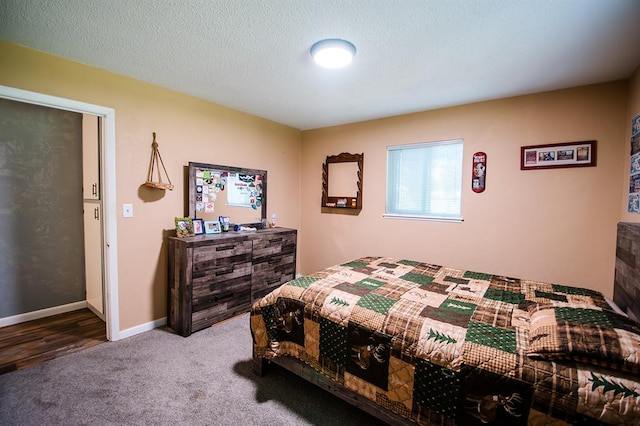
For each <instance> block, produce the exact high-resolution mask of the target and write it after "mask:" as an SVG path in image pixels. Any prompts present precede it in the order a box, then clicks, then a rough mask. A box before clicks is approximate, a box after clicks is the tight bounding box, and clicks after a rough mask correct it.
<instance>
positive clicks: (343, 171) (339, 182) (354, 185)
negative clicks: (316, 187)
mask: <svg viewBox="0 0 640 426" xmlns="http://www.w3.org/2000/svg"><path fill="white" fill-rule="evenodd" d="M363 168H364V153H362V154H349V153H346V152H343V153H342V154H339V155H328V156H327V159H326V161H325V162H324V164H323V165H322V204H321V206H322V207H332V208H337V209H356V210H361V209H362V170H363ZM333 178H335V179H333Z"/></svg>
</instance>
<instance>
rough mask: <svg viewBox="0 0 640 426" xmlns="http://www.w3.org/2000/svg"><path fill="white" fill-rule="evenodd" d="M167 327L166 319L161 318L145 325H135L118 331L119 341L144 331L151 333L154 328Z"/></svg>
mask: <svg viewBox="0 0 640 426" xmlns="http://www.w3.org/2000/svg"><path fill="white" fill-rule="evenodd" d="M165 325H167V317H162V318H160V319H157V320H155V321H150V322H147V323H145V324H140V325H136V326H135V327H131V328H127V329H126V330H122V331H120V336H119V338H120V339H126V338H127V337H131V336H135V335H136V334H140V333H144V332H145V331H151V330H153V329H154V328H158V327H162V326H165Z"/></svg>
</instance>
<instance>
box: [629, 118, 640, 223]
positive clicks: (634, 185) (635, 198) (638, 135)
mask: <svg viewBox="0 0 640 426" xmlns="http://www.w3.org/2000/svg"><path fill="white" fill-rule="evenodd" d="M627 211H628V212H629V213H640V114H636V116H635V117H633V119H632V120H631V164H630V167H629V205H628V207H627Z"/></svg>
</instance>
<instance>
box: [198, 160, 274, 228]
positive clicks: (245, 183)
mask: <svg viewBox="0 0 640 426" xmlns="http://www.w3.org/2000/svg"><path fill="white" fill-rule="evenodd" d="M188 179H189V191H188V192H189V214H190V215H191V217H194V218H201V219H204V220H205V221H207V220H218V217H219V216H228V217H229V220H230V222H232V223H236V224H242V225H247V226H254V227H258V228H260V227H261V225H262V223H266V219H267V171H266V170H257V169H245V168H241V167H231V166H221V165H217V164H207V163H194V162H189V178H188Z"/></svg>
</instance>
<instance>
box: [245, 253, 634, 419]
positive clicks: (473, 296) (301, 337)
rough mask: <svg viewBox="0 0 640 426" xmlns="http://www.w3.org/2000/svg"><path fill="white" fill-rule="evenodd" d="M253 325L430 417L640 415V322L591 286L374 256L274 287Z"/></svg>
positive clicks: (265, 338)
mask: <svg viewBox="0 0 640 426" xmlns="http://www.w3.org/2000/svg"><path fill="white" fill-rule="evenodd" d="M251 330H252V334H253V343H254V350H255V355H256V356H258V357H264V358H272V357H277V356H290V357H295V358H297V359H299V360H301V361H303V362H305V363H307V364H308V365H309V366H311V367H312V368H314V369H315V370H316V371H318V372H319V373H320V374H323V375H325V376H327V377H329V378H331V379H332V380H334V381H336V382H339V383H340V384H342V385H344V386H345V387H347V388H348V389H350V390H352V391H354V392H356V393H358V394H360V395H362V396H364V397H366V398H368V399H370V400H372V401H375V402H376V403H377V404H379V405H380V406H382V407H384V408H386V409H387V410H389V411H392V412H394V413H396V414H399V415H401V416H403V417H405V418H407V419H409V420H411V421H413V422H416V423H418V424H425V425H429V424H451V425H453V424H462V425H467V424H496V425H506V424H514V425H519V424H522V425H525V424H530V425H538V424H540V425H543V424H557V425H563V424H616V425H619V424H629V425H631V424H635V425H637V424H640V378H639V376H640V374H639V373H640V325H638V324H637V323H635V322H634V321H632V320H631V319H629V318H628V317H626V316H624V315H622V314H619V313H616V311H614V309H613V308H612V307H611V305H609V304H608V303H607V301H606V299H605V298H604V296H603V295H602V294H601V293H598V292H596V291H592V290H588V289H582V288H576V287H568V286H563V285H558V284H550V283H542V282H536V281H529V280H524V279H518V278H511V277H504V276H497V275H492V274H485V273H480V272H473V271H462V270H458V269H452V268H447V267H442V266H438V265H431V264H427V263H421V262H416V261H410V260H397V259H391V258H384V257H366V258H361V259H357V260H354V261H352V262H348V263H344V264H341V265H335V266H332V267H330V268H327V269H324V270H322V271H319V272H317V273H315V274H311V275H308V276H305V277H302V278H299V279H295V280H293V281H290V282H288V283H286V284H284V285H283V286H281V287H279V288H278V289H276V290H274V291H273V292H272V293H270V294H268V295H267V296H265V297H264V298H263V299H261V300H259V301H257V302H256V303H255V304H254V306H253V307H252V311H251Z"/></svg>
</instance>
